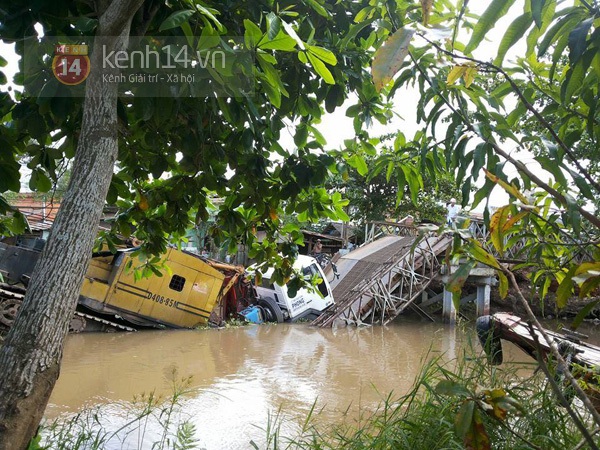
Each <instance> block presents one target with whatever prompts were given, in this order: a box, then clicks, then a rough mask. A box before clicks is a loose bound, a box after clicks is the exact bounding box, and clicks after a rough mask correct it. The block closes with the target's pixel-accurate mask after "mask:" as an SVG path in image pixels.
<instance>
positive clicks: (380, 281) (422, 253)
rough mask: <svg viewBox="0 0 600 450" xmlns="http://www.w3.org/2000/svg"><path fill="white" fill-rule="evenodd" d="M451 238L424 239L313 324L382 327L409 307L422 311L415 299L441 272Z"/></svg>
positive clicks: (364, 281) (349, 292) (375, 273)
mask: <svg viewBox="0 0 600 450" xmlns="http://www.w3.org/2000/svg"><path fill="white" fill-rule="evenodd" d="M449 243H450V238H449V237H448V236H435V237H424V238H422V239H421V240H419V241H417V238H415V244H414V245H413V247H412V248H411V249H409V250H408V251H406V252H404V253H402V254H400V255H399V256H398V257H397V258H396V259H394V260H392V261H390V262H388V263H385V264H383V265H381V266H380V267H379V268H378V269H376V270H375V271H374V272H373V274H372V276H371V277H369V278H368V279H365V280H362V281H361V282H359V283H358V284H357V285H356V286H355V287H354V288H353V289H351V290H350V291H348V292H347V293H346V294H345V295H344V297H343V298H340V299H336V304H335V308H334V309H333V310H331V311H327V312H326V313H325V314H322V315H321V316H320V317H319V318H317V319H316V320H315V321H314V322H313V325H317V326H321V327H330V326H332V325H333V323H334V322H335V321H336V320H339V321H343V322H346V324H354V325H361V324H365V323H367V324H381V325H385V324H387V323H389V322H390V321H392V320H393V319H395V318H396V317H397V316H398V315H399V314H401V313H402V312H403V311H404V310H405V309H406V308H408V307H409V306H412V307H415V308H418V307H417V306H416V305H415V304H413V302H414V300H416V299H417V298H419V297H420V296H421V293H422V292H423V291H424V290H425V288H426V287H427V286H428V285H429V283H431V281H432V280H433V279H434V278H435V276H436V275H437V273H438V270H439V267H440V263H439V261H438V255H439V254H440V253H441V252H443V251H444V250H445V249H446V247H447V246H448V244H449Z"/></svg>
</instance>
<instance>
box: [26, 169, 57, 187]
mask: <svg viewBox="0 0 600 450" xmlns="http://www.w3.org/2000/svg"><path fill="white" fill-rule="evenodd" d="M29 187H30V188H31V190H32V191H39V192H48V191H49V190H50V189H52V181H51V180H50V178H48V176H47V175H46V174H45V173H44V172H43V171H41V170H38V169H36V170H34V171H32V172H31V178H30V179H29Z"/></svg>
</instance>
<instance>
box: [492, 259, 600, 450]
mask: <svg viewBox="0 0 600 450" xmlns="http://www.w3.org/2000/svg"><path fill="white" fill-rule="evenodd" d="M502 272H504V274H505V275H506V276H507V277H508V278H510V282H511V284H512V286H513V287H514V288H515V290H516V292H517V297H518V299H519V301H520V303H521V306H523V308H524V309H525V312H526V313H527V317H528V318H529V320H530V321H531V323H532V324H533V325H535V327H536V328H537V329H538V331H539V332H540V334H541V335H542V337H543V338H544V340H545V341H546V343H547V344H548V346H549V347H550V352H551V353H552V356H554V358H556V361H557V362H558V364H560V365H562V366H563V367H565V368H566V370H565V371H564V375H565V378H566V379H567V381H568V382H569V384H571V386H572V387H573V389H574V390H575V393H576V394H577V396H578V397H579V398H580V400H581V401H582V402H583V404H584V405H585V407H586V409H588V410H589V413H590V414H591V416H592V418H593V419H594V422H596V424H598V425H600V414H599V413H598V411H596V408H594V405H592V402H591V401H590V399H589V397H588V396H587V395H586V393H585V392H584V391H583V389H582V388H581V386H579V383H577V380H576V379H575V377H573V374H572V373H571V371H570V370H568V365H567V363H566V361H565V360H564V358H563V357H562V355H561V354H560V352H559V351H558V347H557V346H556V343H555V342H554V341H553V339H552V338H551V337H550V336H549V335H548V333H546V330H545V329H544V328H543V327H542V325H541V324H540V322H539V321H538V320H537V317H535V314H534V313H533V311H532V310H531V307H530V306H529V303H528V302H527V299H526V298H525V297H524V296H523V293H522V292H521V288H520V287H519V284H518V283H517V280H516V278H515V275H514V274H513V273H512V272H511V271H510V270H508V269H506V268H502ZM545 369H546V370H547V368H545ZM542 370H544V367H542ZM544 373H545V372H544ZM547 377H548V379H549V380H550V379H551V378H552V377H549V376H547ZM552 381H554V380H552ZM552 381H550V383H552ZM559 394H560V396H559V398H560V397H561V396H562V393H560V389H559ZM562 399H563V400H564V397H563V398H562ZM586 433H587V430H586V431H585V433H584V435H585V434H586ZM590 440H591V437H590ZM588 442H589V441H588ZM591 445H592V448H597V447H596V445H595V444H594V441H593V440H591Z"/></svg>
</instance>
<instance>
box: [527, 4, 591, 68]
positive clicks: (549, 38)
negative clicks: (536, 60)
mask: <svg viewBox="0 0 600 450" xmlns="http://www.w3.org/2000/svg"><path fill="white" fill-rule="evenodd" d="M583 17H585V12H583V11H582V10H581V9H580V8H577V9H575V10H573V11H571V12H569V13H568V14H567V15H566V16H565V17H563V18H562V19H560V20H559V21H558V22H556V23H555V24H554V25H552V26H551V27H550V29H549V30H548V31H547V32H546V34H545V35H544V38H543V39H542V42H540V44H539V45H538V57H542V56H543V55H544V54H545V53H546V51H547V50H548V48H549V47H550V46H551V45H552V44H553V43H554V42H555V41H556V40H559V39H561V38H562V35H563V33H564V32H566V31H568V32H570V30H571V27H573V26H575V25H577V24H579V23H580V22H581V20H582V19H583ZM565 44H566V41H565Z"/></svg>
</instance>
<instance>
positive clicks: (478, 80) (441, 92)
mask: <svg viewBox="0 0 600 450" xmlns="http://www.w3.org/2000/svg"><path fill="white" fill-rule="evenodd" d="M469 6H471V5H469V2H468V1H467V0H464V1H458V2H456V4H450V3H448V2H433V1H430V0H428V1H423V2H421V8H420V11H419V12H418V13H416V12H415V9H413V10H412V11H411V10H410V7H409V8H408V9H407V10H400V11H398V10H393V9H390V10H376V9H373V10H369V11H368V15H369V17H370V18H374V19H375V20H386V19H387V20H389V22H390V24H391V26H390V34H389V37H388V38H387V40H386V42H385V44H384V45H383V46H382V47H380V48H379V49H378V50H377V52H376V54H375V57H374V61H373V76H374V82H375V86H376V87H377V89H378V90H379V91H380V92H383V93H384V94H387V95H388V96H393V95H394V93H395V92H396V91H398V90H399V89H400V88H403V87H405V86H406V85H410V84H412V85H416V86H418V87H419V93H420V98H419V101H418V103H417V105H416V108H417V115H418V119H419V121H420V123H421V124H422V127H421V129H420V130H419V131H418V132H417V136H420V138H421V141H422V142H423V143H426V144H427V143H430V142H438V143H439V144H438V145H439V146H440V147H441V149H442V150H443V152H444V160H445V161H444V163H445V165H446V166H447V167H449V168H451V169H452V170H455V171H456V178H457V181H458V182H459V183H460V184H462V189H463V199H462V201H463V204H465V203H466V202H468V201H469V195H468V193H469V191H470V190H471V186H475V185H476V183H478V181H479V180H484V183H483V185H482V186H481V187H479V188H478V189H477V192H476V193H475V196H474V204H475V205H477V204H479V203H481V202H482V201H484V200H486V201H489V196H490V192H491V191H492V189H494V188H495V187H500V188H501V189H504V190H505V191H506V192H507V193H508V194H509V196H510V201H509V204H507V205H505V206H504V207H501V208H499V209H498V211H496V212H495V213H494V214H493V216H491V217H489V212H488V213H487V217H486V220H487V224H488V226H489V229H490V242H489V247H488V249H490V250H492V249H493V251H494V252H495V254H498V255H500V256H503V255H504V252H505V251H506V248H507V246H510V245H514V244H515V243H518V244H519V245H520V246H522V249H523V250H522V253H521V256H522V258H524V259H525V263H524V265H525V266H526V267H528V269H529V270H530V271H531V272H532V277H531V279H532V282H533V283H534V284H535V285H536V286H537V287H538V288H539V289H540V293H541V297H542V299H544V298H545V297H547V295H548V294H549V287H550V284H551V283H552V282H553V281H556V282H557V283H558V285H559V287H558V290H557V292H556V302H557V305H558V306H559V307H563V306H564V305H565V304H566V301H567V298H568V297H569V296H570V295H571V294H573V293H574V292H575V291H577V293H578V294H579V296H580V297H581V298H587V297H588V296H589V295H590V294H591V293H592V292H593V291H594V290H595V289H597V288H598V286H600V276H599V275H598V269H600V218H599V217H598V212H597V210H594V204H597V202H598V198H600V183H599V181H598V179H597V177H596V176H595V168H596V167H597V164H598V159H599V158H598V152H597V151H595V152H590V151H589V150H590V149H593V148H594V146H595V143H596V141H597V140H598V136H599V133H600V127H599V126H598V125H599V122H598V111H599V109H598V107H599V106H600V103H599V102H600V96H599V95H598V86H599V84H598V80H599V79H600V65H598V61H600V46H599V45H598V36H599V32H598V28H597V17H598V15H599V14H600V9H599V7H598V4H597V2H588V1H573V2H558V1H554V0H541V1H536V0H525V1H523V2H514V1H513V0H497V1H493V2H489V4H487V5H486V8H485V10H484V12H483V13H482V15H481V16H480V17H477V16H476V17H475V20H473V16H472V15H471V11H470V10H469ZM409 11H410V12H409ZM509 11H510V12H511V13H512V14H513V17H514V19H513V20H512V22H511V23H510V24H509V26H508V27H507V29H506V31H505V33H504V34H503V35H502V37H501V39H499V41H498V42H495V43H492V44H491V45H490V44H486V47H485V51H483V48H482V47H483V45H484V39H485V38H486V37H488V36H489V34H488V33H490V31H491V30H492V29H493V28H494V27H496V26H498V25H499V22H500V19H501V18H502V17H503V16H504V15H506V14H507V13H508V12H509ZM411 12H412V17H411ZM419 13H420V14H419ZM419 16H420V17H419ZM419 18H420V19H421V20H422V23H423V26H422V27H415V26H414V25H413V24H414V21H415V20H418V19H419ZM448 18H450V19H448ZM428 24H434V25H433V26H429V27H428ZM442 24H443V25H448V28H447V29H443V28H442V27H440V25H442ZM465 29H470V30H472V33H471V34H470V35H469V34H468V33H465V32H464V30H465ZM465 37H466V38H467V40H463V39H464V38H465ZM517 44H518V45H520V49H519V50H518V53H515V54H514V55H511V54H510V51H511V49H513V47H515V46H516V45H517ZM490 47H492V50H490ZM515 48H516V47H515ZM494 52H495V57H494V59H493V60H492V61H490V60H489V59H488V55H489V54H490V53H492V54H493V53H494ZM482 53H483V54H484V57H479V58H478V57H477V55H480V54H482ZM507 55H510V56H512V60H511V58H510V56H509V57H507ZM517 55H518V56H517ZM480 73H484V74H485V75H484V76H480V75H479V74H480ZM396 75H397V76H396ZM490 77H494V78H495V80H494V82H493V83H489V82H488V81H489V79H490ZM490 86H492V89H489V88H490ZM540 149H543V151H540ZM531 150H535V151H534V153H533V154H534V156H535V160H536V162H537V166H532V165H529V164H526V163H525V162H524V161H523V155H530V154H531V153H529V152H530V151H531ZM509 167H512V168H513V169H516V176H515V175H510V176H509V175H508V173H509V171H508V170H507V169H508V168H509ZM486 211H487V209H486ZM453 253H454V254H455V256H456V257H457V261H458V258H461V257H462V258H465V259H466V260H467V263H466V264H467V267H468V266H471V267H472V265H473V264H475V263H476V262H479V263H483V264H487V265H489V266H491V267H493V268H495V269H497V271H498V276H499V279H500V284H499V287H500V293H501V294H502V295H506V293H507V289H508V283H509V281H510V283H511V284H512V285H513V288H514V289H515V290H516V292H517V293H518V294H519V299H520V302H521V305H522V306H523V307H524V308H525V310H526V311H527V313H528V318H529V319H530V320H531V321H532V322H533V323H535V324H536V325H537V326H538V327H539V323H538V322H537V318H536V317H535V315H534V314H533V312H532V311H531V309H530V308H529V304H528V302H527V301H526V299H525V297H524V296H523V295H522V294H521V291H520V289H519V286H518V284H517V282H516V279H515V277H514V275H513V273H512V272H511V271H510V270H509V269H508V268H507V267H505V266H502V265H500V263H499V262H498V260H497V259H496V258H495V257H494V256H493V255H492V254H491V253H490V252H488V251H486V249H484V248H482V246H481V245H480V244H479V243H478V242H477V241H475V240H474V239H473V238H472V237H471V238H469V237H468V232H467V230H461V231H459V232H457V233H456V234H455V239H454V245H453ZM518 267H519V266H517V268H518ZM521 267H522V266H521ZM462 282H464V277H462V276H460V275H459V274H457V275H456V276H454V277H451V279H450V286H449V289H450V290H451V291H453V292H455V293H456V294H459V292H460V285H461V283H462ZM575 288H578V289H575ZM457 297H458V296H457ZM598 303H599V300H598V299H597V298H596V299H594V298H592V299H590V303H589V304H588V305H587V307H586V308H584V309H583V310H582V314H581V315H580V316H578V317H577V318H576V320H575V323H574V325H575V326H576V325H577V323H579V322H580V321H581V320H582V318H583V317H584V316H585V314H587V312H589V310H590V308H591V307H594V306H595V305H597V304H598ZM545 339H546V340H547V341H548V344H549V345H551V346H552V347H553V356H554V357H555V358H556V359H557V360H558V361H559V362H560V364H561V365H562V366H563V367H568V365H567V364H565V362H564V360H563V359H562V356H561V355H560V354H559V352H558V351H557V350H556V349H555V348H554V346H553V344H552V343H551V341H550V338H549V337H548V336H545ZM566 373H567V374H566V375H565V376H567V378H568V379H569V382H570V385H571V387H572V389H573V390H574V391H575V392H577V395H578V396H579V397H580V398H581V400H582V401H583V402H584V404H585V406H586V408H587V409H588V411H589V413H590V415H591V416H592V417H593V419H594V422H595V423H596V426H598V425H600V415H599V414H598V412H597V411H596V410H595V409H594V407H593V405H592V404H591V402H590V401H589V399H588V398H587V396H586V395H585V393H584V392H583V391H582V389H581V387H580V386H579V385H578V383H577V382H576V381H575V380H574V378H573V377H572V376H569V375H568V371H566ZM556 393H557V395H558V396H561V395H562V394H561V393H560V392H558V390H557V392H556ZM563 400H564V398H563ZM572 417H573V420H574V422H575V424H576V425H577V426H578V428H579V429H580V431H582V435H583V437H584V439H585V442H586V443H587V444H588V445H589V446H590V448H597V446H596V443H595V442H594V439H593V438H592V436H591V434H590V433H589V432H587V431H586V428H585V425H584V424H582V423H581V421H579V420H578V419H577V416H576V415H575V414H573V415H572ZM471 426H473V427H475V425H474V423H473V424H471ZM476 438H477V437H475V436H472V435H467V436H466V437H465V439H466V442H472V440H471V441H469V440H470V439H476Z"/></svg>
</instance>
